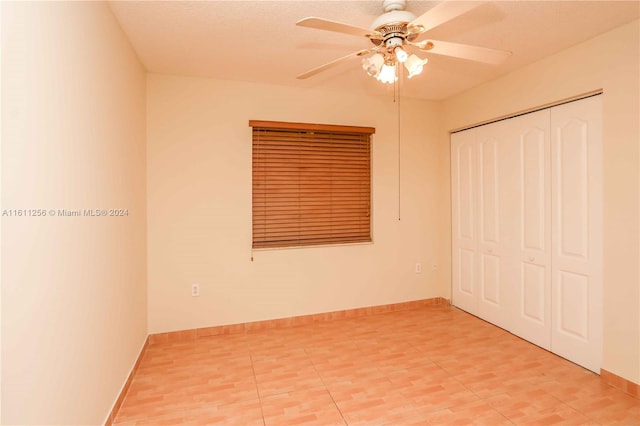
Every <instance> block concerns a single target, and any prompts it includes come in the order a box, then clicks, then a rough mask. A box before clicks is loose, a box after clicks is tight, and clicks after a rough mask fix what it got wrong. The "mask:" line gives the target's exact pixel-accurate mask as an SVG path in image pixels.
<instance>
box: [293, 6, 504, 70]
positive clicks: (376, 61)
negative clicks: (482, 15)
mask: <svg viewBox="0 0 640 426" xmlns="http://www.w3.org/2000/svg"><path fill="white" fill-rule="evenodd" d="M406 3H407V2H406V0H384V1H383V2H382V8H383V9H384V13H383V14H382V15H380V16H378V17H377V18H376V19H375V20H374V21H373V23H372V24H371V29H366V28H360V27H356V26H353V25H349V24H343V23H341V22H335V21H330V20H327V19H322V18H316V17H308V18H304V19H301V20H300V21H298V22H296V25H298V26H301V27H308V28H314V29H319V30H326V31H334V32H338V33H343V34H349V35H355V36H360V37H366V38H368V39H369V41H370V42H371V43H372V44H373V47H369V48H368V49H363V50H359V51H357V52H353V53H351V54H349V55H347V56H343V57H342V58H338V59H336V60H334V61H331V62H329V63H326V64H324V65H321V66H319V67H317V68H314V69H312V70H310V71H307V72H305V73H304V74H300V75H299V76H298V77H297V78H298V79H305V78H309V77H311V76H313V75H316V74H318V73H320V72H322V71H325V70H327V69H329V68H331V67H333V66H336V65H338V64H340V63H343V62H346V61H348V60H350V59H353V58H355V57H363V60H362V67H363V68H364V70H365V71H366V72H367V74H369V75H370V76H372V77H375V78H376V79H378V80H379V81H381V82H383V83H393V82H395V81H396V80H397V79H398V76H397V72H396V68H398V67H399V64H403V65H404V67H405V68H406V70H407V72H408V73H409V78H411V77H413V76H415V75H418V74H420V73H421V72H422V70H423V67H424V65H425V64H426V63H427V61H428V59H426V58H425V59H422V58H420V57H419V56H418V55H416V54H415V53H414V52H430V53H435V54H438V55H445V56H452V57H456V58H461V59H467V60H471V61H478V62H484V63H489V64H499V63H500V62H502V61H504V60H505V59H506V58H508V57H509V56H510V55H511V52H508V51H504V50H496V49H488V48H485V47H478V46H470V45H466V44H460V43H452V42H447V41H439V40H427V39H424V38H425V33H427V32H428V31H429V30H431V29H433V28H435V27H437V26H439V25H441V24H444V23H445V22H447V21H450V20H451V19H453V18H455V17H457V16H460V15H462V14H464V13H466V12H468V11H470V10H471V9H474V8H476V7H478V6H480V5H481V4H482V2H466V1H444V2H442V3H440V4H438V5H437V6H435V7H433V8H431V9H430V10H428V11H427V12H426V13H424V14H422V15H420V16H418V17H416V16H415V15H414V14H413V13H411V12H409V11H407V10H405V7H406Z"/></svg>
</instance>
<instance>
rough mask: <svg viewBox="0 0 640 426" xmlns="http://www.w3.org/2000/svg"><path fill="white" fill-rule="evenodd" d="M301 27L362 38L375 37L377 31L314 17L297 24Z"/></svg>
mask: <svg viewBox="0 0 640 426" xmlns="http://www.w3.org/2000/svg"><path fill="white" fill-rule="evenodd" d="M296 25H298V26H300V27H307V28H315V29H316V30H325V31H333V32H336V33H343V34H350V35H355V36H361V37H368V36H370V35H375V34H376V32H375V31H371V30H368V29H366V28H360V27H354V26H353V25H349V24H343V23H342V22H335V21H330V20H328V19H322V18H315V17H313V16H311V17H309V18H304V19H301V20H299V21H298V22H296Z"/></svg>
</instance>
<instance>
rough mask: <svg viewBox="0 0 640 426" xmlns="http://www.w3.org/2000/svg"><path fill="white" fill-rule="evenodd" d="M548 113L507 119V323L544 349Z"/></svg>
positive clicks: (547, 327) (547, 340)
mask: <svg viewBox="0 0 640 426" xmlns="http://www.w3.org/2000/svg"><path fill="white" fill-rule="evenodd" d="M549 117H550V113H549V110H543V111H538V112H535V113H531V114H527V115H524V116H521V117H517V118H514V119H512V120H509V122H510V133H511V135H512V136H511V138H512V140H513V144H514V148H513V149H514V151H515V155H514V158H513V160H514V161H513V163H512V167H513V171H512V172H511V175H512V176H513V179H514V182H515V188H513V190H512V193H511V195H512V197H513V203H515V207H514V215H513V216H514V224H513V227H512V228H511V229H512V231H513V234H514V236H515V241H514V244H513V251H514V255H515V260H514V261H515V265H514V267H515V269H516V273H515V276H514V278H515V279H514V281H513V282H514V288H513V289H512V292H513V296H512V300H513V302H514V307H515V309H514V312H513V318H512V321H511V322H512V326H511V328H512V330H513V332H514V333H515V334H517V335H518V336H520V337H523V338H524V339H527V340H529V341H530V342H533V343H535V344H536V345H538V346H541V347H543V348H545V349H550V347H551V279H550V278H551V265H550V263H551V256H550V238H551V229H550V226H549V224H550V212H551V210H550V209H551V206H550V202H549V201H550V197H549V190H550V137H549Z"/></svg>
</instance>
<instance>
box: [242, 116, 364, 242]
mask: <svg viewBox="0 0 640 426" xmlns="http://www.w3.org/2000/svg"><path fill="white" fill-rule="evenodd" d="M249 125H250V126H251V127H253V247H254V248H265V247H290V246H308V245H318V244H336V243H355V242H368V241H371V224H370V209H371V146H370V145H371V144H370V138H371V134H373V133H374V132H375V129H373V128H370V127H352V126H333V125H321V124H303V123H282V122H273V121H250V122H249Z"/></svg>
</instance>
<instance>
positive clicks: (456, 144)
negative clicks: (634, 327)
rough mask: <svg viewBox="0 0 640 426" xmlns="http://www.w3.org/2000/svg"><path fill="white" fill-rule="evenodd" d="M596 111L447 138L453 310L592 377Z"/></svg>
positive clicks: (516, 121) (585, 107)
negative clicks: (552, 354) (524, 341)
mask: <svg viewBox="0 0 640 426" xmlns="http://www.w3.org/2000/svg"><path fill="white" fill-rule="evenodd" d="M600 102H601V97H600V96H596V97H592V98H588V99H584V100H580V101H576V102H571V103H568V104H565V105H561V106H558V107H554V108H551V109H546V110H542V111H537V112H534V113H530V114H525V115H522V116H519V117H516V118H512V119H508V120H503V121H499V122H496V123H492V124H488V125H485V126H480V127H477V128H473V129H470V130H466V131H462V132H458V133H454V134H452V135H451V171H452V213H453V218H452V232H453V252H452V261H453V264H452V266H453V271H452V277H453V288H452V300H453V304H454V305H456V306H458V307H460V308H461V309H463V310H466V311H468V312H470V313H472V314H474V315H477V316H479V317H481V318H483V319H485V320H487V321H489V322H492V323H494V324H496V325H498V326H500V327H502V328H505V329H507V330H509V331H511V332H512V333H514V334H516V335H518V336H520V337H523V338H524V339H527V340H529V341H531V342H533V343H535V344H537V345H539V346H541V347H543V348H545V349H548V350H551V351H553V352H555V353H558V354H559V355H561V356H563V357H565V358H567V359H570V360H572V361H574V362H576V363H578V364H580V365H583V366H585V367H587V368H589V369H591V370H593V371H596V372H599V369H600V363H601V352H602V337H601V336H602V329H601V322H602V313H601V311H602V306H601V300H602V289H601V287H602V272H601V269H602V267H601V263H602V260H601V258H602V256H601V247H602V241H601V210H602V199H601V193H602V188H601V182H602V176H601V175H602V171H601V161H602V154H601V150H602V148H601V144H602V142H601V124H600V122H601V104H600Z"/></svg>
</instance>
